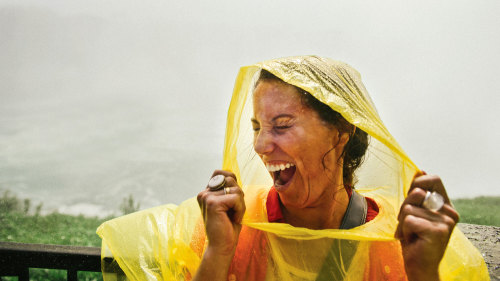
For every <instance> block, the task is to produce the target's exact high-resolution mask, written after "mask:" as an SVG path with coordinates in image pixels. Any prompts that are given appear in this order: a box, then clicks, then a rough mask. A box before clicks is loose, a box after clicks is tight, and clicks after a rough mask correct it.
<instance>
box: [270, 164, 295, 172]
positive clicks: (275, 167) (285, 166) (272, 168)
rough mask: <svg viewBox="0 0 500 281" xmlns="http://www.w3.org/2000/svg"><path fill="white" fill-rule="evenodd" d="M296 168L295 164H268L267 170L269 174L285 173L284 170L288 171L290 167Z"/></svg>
mask: <svg viewBox="0 0 500 281" xmlns="http://www.w3.org/2000/svg"><path fill="white" fill-rule="evenodd" d="M293 166H295V165H294V164H293V163H286V164H277V165H271V164H268V163H266V169H267V170H268V171H269V172H276V171H280V170H281V171H283V170H284V169H288V168H290V167H293Z"/></svg>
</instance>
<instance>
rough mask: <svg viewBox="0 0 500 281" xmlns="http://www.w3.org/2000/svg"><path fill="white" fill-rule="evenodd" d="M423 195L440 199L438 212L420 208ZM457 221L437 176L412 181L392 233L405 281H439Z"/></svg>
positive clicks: (421, 177) (455, 213) (421, 176)
mask: <svg viewBox="0 0 500 281" xmlns="http://www.w3.org/2000/svg"><path fill="white" fill-rule="evenodd" d="M427 191H435V192H437V193H439V194H441V195H442V196H443V198H444V200H445V204H444V205H443V207H442V208H441V209H439V210H438V211H431V210H428V209H426V208H424V207H422V202H423V201H424V198H425V195H426V193H427ZM458 219H459V216H458V213H457V212H456V211H455V209H453V207H452V206H451V204H450V200H449V198H448V195H447V194H446V190H445V189H444V186H443V183H442V182H441V179H440V178H439V177H438V176H431V175H426V174H423V175H420V176H417V177H415V179H414V180H413V183H412V185H411V188H410V191H409V193H408V197H406V199H405V201H404V202H403V205H402V206H401V209H400V212H399V216H398V220H399V224H398V227H397V229H396V233H395V237H396V238H397V239H399V240H400V241H401V247H402V249H403V258H404V262H405V270H406V274H407V276H408V279H409V280H439V273H438V267H439V263H440V261H441V259H442V258H443V255H444V252H445V250H446V246H447V245H448V241H449V240H450V236H451V233H452V231H453V228H454V227H455V225H456V224H457V222H458Z"/></svg>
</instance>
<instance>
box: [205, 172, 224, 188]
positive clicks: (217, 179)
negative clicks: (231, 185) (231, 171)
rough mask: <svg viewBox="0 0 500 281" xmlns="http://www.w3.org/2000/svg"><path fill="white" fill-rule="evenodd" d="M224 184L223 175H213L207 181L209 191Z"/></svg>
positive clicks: (222, 186)
mask: <svg viewBox="0 0 500 281" xmlns="http://www.w3.org/2000/svg"><path fill="white" fill-rule="evenodd" d="M225 185H226V177H225V176H224V175H216V176H213V177H212V178H211V179H210V180H209V181H208V188H209V189H210V191H217V190H220V189H222V188H224V186H225Z"/></svg>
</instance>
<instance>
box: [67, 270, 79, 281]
mask: <svg viewBox="0 0 500 281" xmlns="http://www.w3.org/2000/svg"><path fill="white" fill-rule="evenodd" d="M66 273H67V276H68V279H67V280H68V281H78V271H76V270H75V269H72V268H71V269H68V270H67V271H66Z"/></svg>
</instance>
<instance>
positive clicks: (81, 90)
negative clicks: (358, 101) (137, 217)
mask: <svg viewBox="0 0 500 281" xmlns="http://www.w3.org/2000/svg"><path fill="white" fill-rule="evenodd" d="M312 2H313V1H309V2H307V1H124V0H114V1H101V0H99V1H97V0H94V1H88V0H85V1H83V0H77V1H66V0H60V1H59V0H58V1H56V0H50V1H40V0H36V1H35V0H33V1H22V0H10V1H7V0H0V38H1V40H0V101H3V102H1V103H2V104H3V105H0V109H2V110H3V111H4V112H3V114H1V113H0V118H1V119H0V145H2V146H3V149H0V165H1V167H0V184H2V185H0V189H1V188H8V187H7V185H10V186H11V187H12V186H16V183H13V182H14V181H13V180H12V179H7V177H8V175H9V173H10V172H9V171H11V170H12V169H15V170H16V171H18V170H19V169H22V168H21V167H22V164H23V163H31V164H29V165H33V163H32V162H33V161H35V162H36V161H38V160H36V159H40V160H39V162H40V163H39V164H40V165H42V166H43V165H45V164H44V163H55V162H57V161H59V163H62V162H63V161H66V160H67V159H68V158H71V159H75V158H79V157H82V158H85V157H86V158H85V159H86V160H85V161H83V162H82V163H81V164H80V165H82V166H85V167H86V168H88V167H87V166H89V163H92V165H93V167H95V165H97V164H96V163H99V165H101V166H102V167H101V166H99V165H98V166H97V167H100V168H102V169H104V168H103V167H105V166H106V165H105V164H103V162H104V163H106V162H107V161H109V162H110V163H111V162H113V161H115V162H114V163H118V162H119V161H120V160H122V159H124V158H127V159H128V160H130V159H133V160H134V161H135V160H137V159H139V160H137V161H139V162H140V159H145V158H148V157H150V158H151V156H150V155H148V153H154V152H153V151H155V149H156V148H161V149H164V150H168V149H180V150H183V149H185V150H186V151H188V150H191V151H196V152H198V153H199V155H201V156H199V157H198V158H196V160H192V159H191V160H192V161H196V164H195V165H194V164H193V165H194V167H196V170H200V172H198V173H197V172H194V173H193V174H194V176H193V177H194V178H196V179H194V180H193V181H194V183H193V184H192V186H193V187H192V189H189V190H186V192H185V193H184V194H182V196H180V197H179V198H177V197H175V198H174V201H176V202H177V203H178V202H179V201H180V200H181V197H183V198H186V197H189V196H191V195H194V194H196V192H197V190H199V189H200V188H202V187H203V185H204V183H205V182H206V179H208V177H209V175H210V173H211V172H210V171H211V170H213V169H215V168H218V167H214V166H217V165H220V157H221V151H222V143H223V137H224V128H225V117H226V111H227V107H228V104H229V98H230V95H231V92H232V87H233V82H234V79H235V77H236V74H237V71H238V68H239V67H240V66H242V65H247V64H252V63H255V62H258V61H262V60H266V59H271V58H275V57H283V56H290V55H300V54H317V55H320V56H326V57H330V58H333V59H337V60H341V61H344V62H347V63H349V64H351V65H352V66H354V67H355V68H356V69H357V70H358V71H359V72H360V73H361V74H362V76H363V80H364V83H365V86H366V88H367V89H368V92H369V93H370V94H371V96H372V98H373V100H374V102H375V104H376V106H377V108H378V110H379V113H380V115H381V116H382V119H383V120H384V122H385V123H386V125H387V127H388V128H389V130H390V131H391V132H392V134H393V135H394V136H395V137H396V139H397V140H398V141H399V143H400V144H401V146H402V147H403V148H404V149H405V150H406V152H407V153H408V155H410V157H411V158H412V159H413V160H414V161H415V162H416V163H417V165H418V166H420V167H421V168H422V169H424V170H426V171H427V172H428V173H436V174H439V175H440V176H441V177H442V178H443V180H444V182H445V185H446V186H447V189H448V190H449V193H450V195H451V197H453V198H457V197H473V196H478V195H500V189H499V188H498V184H497V179H496V173H497V171H498V170H500V164H499V163H498V159H499V158H500V153H499V152H498V145H499V143H500V124H499V122H497V121H498V120H499V119H500V118H499V114H498V113H497V107H498V106H499V105H500V98H499V94H500V82H499V79H498V75H499V74H500V73H499V67H498V66H499V65H500V52H499V50H500V32H498V28H499V26H500V17H498V14H500V2H499V1H496V0H494V1H476V2H471V1H451V0H448V1H412V2H411V3H408V2H409V1H314V3H316V5H315V6H312V5H311V4H310V3H312ZM61 107H64V108H66V109H65V110H66V111H65V110H62V109H61ZM68 108H69V109H68ZM70 109H71V110H70ZM74 110H76V111H78V112H79V114H77V113H75V111H74ZM27 116H28V117H27ZM29 116H31V117H29ZM50 116H52V117H53V119H50V118H51V117H50ZM97 116H99V117H97ZM103 116H105V118H104V120H103ZM173 116H174V117H176V118H174V117H173ZM179 116H182V117H183V118H181V119H179ZM44 120H46V122H45V121H44ZM53 120H59V121H57V122H59V123H57V122H56V123H57V124H54V121H53ZM44 122H45V123H44ZM37 124H39V125H40V129H35V128H33V126H35V125H37ZM127 124H128V127H127ZM54 126H55V127H54ZM2 127H3V128H2ZM25 128H30V129H29V130H30V133H23V134H21V133H20V132H21V131H23V130H24V129H25ZM110 128H113V129H112V130H115V131H116V132H115V133H116V134H117V135H119V134H123V135H124V136H125V135H127V134H135V135H136V136H137V139H135V138H133V140H130V138H129V137H124V138H123V139H122V141H121V142H119V143H118V146H122V147H125V148H126V149H125V150H126V151H127V153H128V154H127V156H126V157H124V156H123V154H120V153H119V152H118V151H117V152H116V153H114V154H113V155H111V154H109V153H108V152H106V153H103V155H104V156H102V157H101V158H102V159H101V158H99V157H100V156H99V154H97V156H89V155H90V154H92V153H97V152H98V151H100V149H101V150H103V151H108V150H106V148H100V149H97V148H94V149H90V150H89V151H87V150H85V148H83V147H85V145H86V144H88V143H85V141H83V140H85V139H89V140H93V141H89V143H90V144H91V145H93V146H96V145H98V144H99V141H96V140H101V141H102V142H103V143H105V144H106V145H107V146H109V147H114V145H115V144H113V143H111V142H109V143H106V142H105V141H103V140H102V139H103V138H105V137H106V136H107V135H106V134H107V133H104V132H109V130H110ZM116 128H120V129H116ZM26 130H27V129H26ZM26 130H25V131H23V132H26ZM83 132H84V133H83ZM100 138H101V139H100ZM61 147H63V148H64V147H66V148H67V150H64V149H63V148H61ZM65 151H70V152H68V153H69V154H68V155H69V156H68V157H67V158H65V157H64V156H61V155H62V154H64V153H65ZM75 151H79V153H80V154H78V153H76V152H75ZM96 151H97V152H96ZM165 155H167V154H161V153H159V154H158V155H155V157H157V158H158V159H161V158H162V157H165ZM49 156H50V159H51V160H50V161H52V162H50V161H48V160H46V159H47V157H49ZM98 156H99V157H98ZM106 157H109V158H106ZM153 158H154V157H153ZM2 159H3V160H2ZM65 159H66V160H65ZM148 159H149V158H148ZM185 160H186V159H183V161H185ZM54 161H55V162H54ZM2 162H3V164H2ZM181 162H182V161H181ZM205 163H206V164H205ZM71 165H72V164H71ZM71 165H70V166H71ZM180 165H183V166H188V167H185V168H187V169H189V168H192V167H193V166H191V164H185V163H184V162H182V164H180ZM30 167H31V166H30ZM72 167H73V168H72V169H71V171H72V172H75V171H79V170H81V169H83V167H81V166H78V165H76V164H75V165H73V166H72ZM106 167H107V166H106ZM200 167H201V168H200ZM1 169H3V172H2V170H1ZM96 169H98V168H96ZM49 171H50V169H49ZM25 172H26V173H24V174H23V173H18V174H17V175H18V177H28V176H27V175H25V174H29V173H30V171H25ZM37 173H38V172H37ZM61 173H62V172H61ZM92 173H94V172H92V171H90V170H89V171H88V173H87V174H81V175H75V176H76V177H78V176H80V177H82V179H80V181H85V178H87V177H88V175H90V174H92ZM197 178H200V179H197ZM20 181H21V180H19V179H17V180H15V182H17V184H19V182H20ZM26 184H27V183H25V185H26ZM82 185H83V186H84V185H85V184H82ZM82 185H80V187H81V186H82ZM200 185H201V186H200ZM24 188H25V191H24V192H25V193H24V194H27V193H29V192H28V191H27V189H26V186H24ZM19 190H21V191H20V192H21V193H22V192H23V191H22V190H23V185H22V184H20V185H19ZM150 192H152V193H153V194H154V191H150ZM40 194H41V193H40ZM186 194H187V195H186ZM40 196H41V195H40ZM157 203H158V202H151V203H149V204H151V205H152V204H157ZM145 205H148V203H145Z"/></svg>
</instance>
